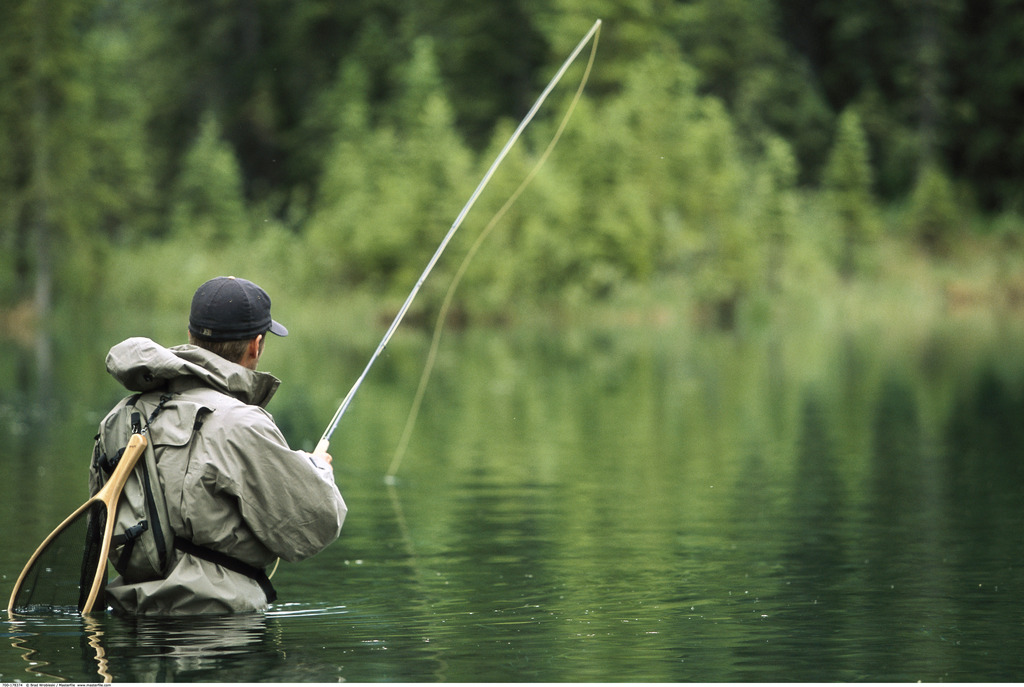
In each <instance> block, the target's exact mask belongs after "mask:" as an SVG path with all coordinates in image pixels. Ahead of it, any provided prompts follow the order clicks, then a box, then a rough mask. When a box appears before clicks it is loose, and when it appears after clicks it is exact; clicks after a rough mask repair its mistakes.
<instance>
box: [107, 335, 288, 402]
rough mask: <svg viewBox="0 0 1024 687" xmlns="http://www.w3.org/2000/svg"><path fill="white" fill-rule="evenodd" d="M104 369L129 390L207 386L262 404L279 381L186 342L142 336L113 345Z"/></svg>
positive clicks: (274, 389)
mask: <svg viewBox="0 0 1024 687" xmlns="http://www.w3.org/2000/svg"><path fill="white" fill-rule="evenodd" d="M107 372H109V373H110V374H111V375H112V376H113V377H114V379H116V380H117V381H118V382H120V383H121V384H123V385H124V387H125V388H126V389H128V390H129V391H142V392H145V391H156V390H159V389H164V388H168V387H170V388H171V389H172V390H175V391H177V390H184V389H187V388H190V387H194V386H199V385H201V386H207V387H210V388H212V389H216V390H217V391H221V392H223V393H226V394H229V395H231V396H234V397H235V398H237V399H238V400H240V401H242V402H243V403H248V404H249V405H255V406H260V407H261V408H262V407H265V406H266V405H267V403H268V402H269V401H270V399H271V397H272V396H273V395H274V392H275V391H277V387H278V386H280V385H281V380H279V379H278V378H277V377H275V376H273V375H271V374H268V373H266V372H257V371H256V370H250V369H248V368H246V367H242V366H241V365H238V364H236V363H233V362H230V361H228V360H225V359H224V358H221V357H220V356H219V355H217V354H216V353H211V352H210V351H207V350H206V349H204V348H199V347H198V346H192V345H189V344H186V345H183V346H174V347H173V348H164V347H163V346H161V345H160V344H158V343H156V342H155V341H152V340H150V339H147V338H144V337H134V338H131V339H127V340H125V341H122V342H121V343H119V344H117V345H116V346H114V347H113V348H111V349H110V352H109V353H107Z"/></svg>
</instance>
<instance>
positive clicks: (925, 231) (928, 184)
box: [907, 165, 960, 255]
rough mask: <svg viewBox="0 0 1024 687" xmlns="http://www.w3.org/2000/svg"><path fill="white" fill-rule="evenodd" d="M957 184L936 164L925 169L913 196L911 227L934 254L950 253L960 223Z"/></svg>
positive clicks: (917, 237) (908, 224) (915, 235)
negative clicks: (955, 191) (956, 199)
mask: <svg viewBox="0 0 1024 687" xmlns="http://www.w3.org/2000/svg"><path fill="white" fill-rule="evenodd" d="M954 198H955V193H954V190H953V184H952V183H950V181H949V178H948V177H947V176H946V175H945V174H943V173H942V170H940V169H939V168H938V167H936V166H935V165H928V166H926V167H925V168H924V169H922V170H921V177H920V178H919V179H918V181H917V185H916V186H915V187H914V192H913V194H912V195H911V197H910V212H909V217H908V219H907V226H908V227H909V228H910V231H911V233H912V235H913V236H914V237H915V238H916V239H917V240H918V241H920V242H921V245H923V246H924V247H925V248H926V249H927V250H929V251H931V252H932V253H936V254H940V255H944V254H946V253H948V252H949V249H950V247H951V242H952V240H953V236H954V235H955V234H956V231H957V229H958V228H959V225H960V217H959V212H958V209H957V206H956V201H955V200H954Z"/></svg>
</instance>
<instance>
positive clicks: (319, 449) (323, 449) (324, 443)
mask: <svg viewBox="0 0 1024 687" xmlns="http://www.w3.org/2000/svg"><path fill="white" fill-rule="evenodd" d="M330 447H331V442H330V441H328V440H327V439H321V440H320V443H319V444H317V445H316V448H315V449H313V453H327V449H328V448H330Z"/></svg>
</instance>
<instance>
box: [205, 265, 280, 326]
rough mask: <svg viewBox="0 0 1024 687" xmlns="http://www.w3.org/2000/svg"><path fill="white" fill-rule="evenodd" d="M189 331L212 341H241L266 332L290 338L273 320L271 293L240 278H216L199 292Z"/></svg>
mask: <svg viewBox="0 0 1024 687" xmlns="http://www.w3.org/2000/svg"><path fill="white" fill-rule="evenodd" d="M188 330H189V331H190V332H192V334H193V335H195V336H198V337H200V338H203V339H208V340H210V341H240V340H242V339H251V338H253V337H255V336H257V335H259V334H265V333H266V332H273V333H274V334H277V335H278V336H288V330H287V329H285V328H284V326H282V325H281V323H279V322H275V321H274V320H273V319H271V317H270V296H268V295H267V292H266V291H264V290H263V289H261V288H260V287H259V286H257V285H256V284H253V283H252V282H251V281H249V280H248V279H240V278H238V277H216V278H214V279H211V280H210V281H208V282H206V283H205V284H203V285H202V286H200V287H199V288H198V289H196V293H195V295H194V296H193V297H192V311H191V313H190V314H189V318H188Z"/></svg>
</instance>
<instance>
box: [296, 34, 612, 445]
mask: <svg viewBox="0 0 1024 687" xmlns="http://www.w3.org/2000/svg"><path fill="white" fill-rule="evenodd" d="M600 27H601V20H600V19H598V20H597V21H595V22H594V25H593V26H592V27H590V31H588V32H587V34H586V35H585V36H583V38H582V39H581V40H580V42H579V43H578V44H577V45H576V47H575V48H574V49H573V51H572V53H570V54H569V57H567V58H566V60H565V62H563V63H562V66H561V67H560V68H559V70H558V71H557V72H556V73H555V75H554V76H553V77H552V78H551V81H549V82H548V85H547V86H546V87H545V88H544V90H543V91H542V92H541V94H540V96H539V97H538V98H537V101H536V102H535V103H534V104H533V107H531V108H530V111H529V112H527V113H526V116H525V117H523V120H522V121H521V122H519V126H518V127H516V130H515V131H514V132H513V133H512V136H510V137H509V139H508V142H506V143H505V147H504V148H502V149H501V152H500V153H498V156H497V157H496V158H495V159H494V162H492V163H491V166H490V167H489V168H488V170H487V173H486V174H484V177H483V179H481V180H480V183H479V184H477V187H476V189H474V191H473V194H472V195H471V196H470V197H469V200H468V201H466V204H465V205H464V206H463V207H462V210H461V211H460V212H459V214H458V216H457V217H456V218H455V221H454V222H452V225H451V228H449V229H448V233H447V234H445V237H444V239H443V240H442V241H441V244H440V245H439V246H438V247H437V250H436V251H434V255H433V257H431V258H430V262H428V263H427V266H426V268H425V269H424V270H423V273H422V274H420V277H419V279H417V280H416V285H415V286H413V288H412V291H410V292H409V295H408V297H407V298H406V299H405V302H404V303H403V304H402V307H401V308H399V310H398V314H397V315H395V319H394V320H393V321H392V322H391V326H390V327H388V329H387V331H386V332H385V333H384V338H383V339H381V341H380V344H378V345H377V350H375V351H374V352H373V355H372V356H370V360H369V362H368V363H366V367H365V368H363V371H362V373H361V374H360V375H359V377H358V378H357V379H356V382H355V384H353V385H352V388H351V389H349V391H348V394H346V395H345V398H344V399H343V400H342V402H341V405H339V406H338V410H337V411H335V413H334V417H333V418H331V422H330V424H328V425H327V429H326V430H324V433H323V436H321V437H320V441H319V442H318V443H317V445H316V448H315V449H313V452H314V453H326V452H327V449H328V447H329V446H330V442H331V435H333V434H334V430H335V429H337V427H338V423H339V422H340V421H341V416H342V415H344V414H345V411H346V410H348V406H349V404H350V403H352V398H353V397H354V396H355V395H356V391H358V390H359V387H360V386H361V385H362V383H363V380H364V379H365V378H366V375H367V373H369V371H370V368H371V367H373V364H374V363H375V362H376V361H377V358H378V357H380V354H381V353H383V352H384V349H385V348H387V345H388V342H389V341H391V337H392V336H394V333H395V330H396V329H398V325H399V324H401V323H402V319H403V318H404V317H405V313H406V312H407V311H408V310H409V306H410V305H412V301H413V299H414V298H416V294H417V293H419V290H420V287H421V286H423V282H424V281H426V279H427V275H429V274H430V272H431V270H433V269H434V265H435V264H436V263H437V261H438V260H439V259H440V257H441V253H443V252H444V249H445V248H447V246H448V243H449V242H450V241H451V240H452V237H453V236H454V235H455V232H456V231H458V229H459V227H460V226H461V225H462V221H463V220H464V219H465V218H466V215H467V214H469V211H470V209H471V208H472V207H473V204H474V203H476V200H477V198H478V197H479V196H480V194H481V193H482V192H483V190H484V188H485V187H486V186H487V184H488V182H489V181H490V180H491V177H492V176H493V175H494V172H495V170H496V169H497V168H498V165H500V164H501V162H502V160H504V159H505V156H506V155H507V154H508V151H509V150H510V149H511V148H512V146H513V145H515V142H516V141H517V140H519V136H520V134H522V133H523V130H524V129H525V128H526V126H527V125H528V124H529V123H530V122H531V121H532V120H533V118H534V116H535V115H536V114H537V111H538V110H540V106H541V105H542V104H543V103H544V101H545V100H546V99H547V97H548V95H549V94H550V93H551V91H553V90H554V88H555V86H556V85H557V84H558V82H559V81H561V79H562V75H563V74H565V72H566V71H567V70H568V69H569V66H570V65H572V63H573V62H574V61H575V60H576V58H577V57H578V56H579V54H580V52H582V50H583V48H584V46H586V44H587V43H588V42H589V41H590V39H591V38H592V37H593V36H594V34H595V33H597V31H598V30H599V29H600Z"/></svg>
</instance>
